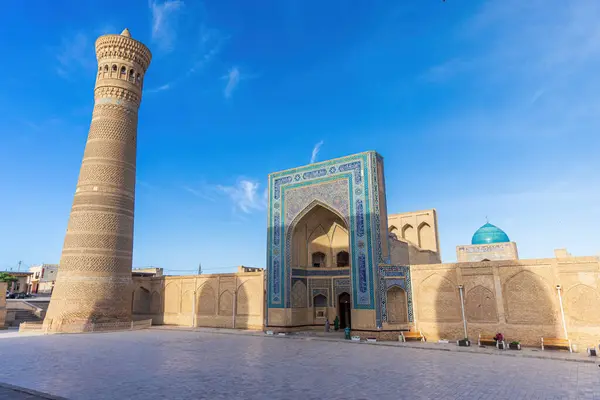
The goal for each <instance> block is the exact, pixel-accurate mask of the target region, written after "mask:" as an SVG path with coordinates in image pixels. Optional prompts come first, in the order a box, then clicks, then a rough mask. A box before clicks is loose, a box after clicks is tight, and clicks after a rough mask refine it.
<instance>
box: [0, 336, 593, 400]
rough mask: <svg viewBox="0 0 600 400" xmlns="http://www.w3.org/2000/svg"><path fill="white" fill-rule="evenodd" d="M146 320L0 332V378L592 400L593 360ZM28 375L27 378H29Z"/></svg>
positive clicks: (273, 391)
mask: <svg viewBox="0 0 600 400" xmlns="http://www.w3.org/2000/svg"><path fill="white" fill-rule="evenodd" d="M277 338H280V340H276V339H274V338H272V337H267V336H266V335H264V334H263V335H262V336H254V335H248V334H216V333H211V332H201V331H183V330H179V331H177V330H166V329H147V330H141V331H133V332H131V331H127V332H113V333H102V334H94V333H88V334H71V335H45V336H39V337H33V338H13V339H10V340H2V341H0V354H1V355H2V357H3V358H4V359H5V360H11V363H10V368H0V382H7V383H10V384H13V385H19V386H27V387H31V388H32V389H34V390H38V391H41V392H46V393H53V394H55V395H60V396H63V397H65V398H68V399H71V400H78V399H82V400H87V399H99V400H103V399H111V400H112V399H133V400H135V399H140V400H148V399H169V400H177V399H211V400H214V399H234V398H240V399H244V400H246V399H248V400H253V399H256V400H259V399H260V400H263V399H273V400H275V399H282V398H285V399H286V400H288V399H292V400H294V399H302V400H310V399H319V400H322V399H344V400H346V399H350V400H352V399H377V400H387V399H390V400H397V399H401V398H410V399H411V400H412V399H583V400H600V391H599V390H598V388H599V387H600V368H598V367H597V366H596V365H594V364H589V363H575V362H562V361H557V360H546V359H544V360H541V359H535V358H526V357H519V358H517V357H482V356H481V355H480V354H476V353H467V352H452V351H426V350H423V349H415V348H410V347H402V348H400V347H397V348H395V349H394V347H391V346H382V345H377V344H376V345H364V344H357V343H354V344H353V345H349V344H347V343H348V342H347V341H346V342H344V341H340V340H337V339H333V340H330V339H328V338H324V339H321V338H318V337H316V338H309V339H305V340H293V339H291V340H290V339H289V338H287V337H277ZM32 377H35V379H32Z"/></svg>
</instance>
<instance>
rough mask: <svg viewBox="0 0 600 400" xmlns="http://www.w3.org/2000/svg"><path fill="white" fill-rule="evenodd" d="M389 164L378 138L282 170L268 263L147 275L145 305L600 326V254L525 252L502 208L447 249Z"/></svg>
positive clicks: (365, 321)
mask: <svg viewBox="0 0 600 400" xmlns="http://www.w3.org/2000/svg"><path fill="white" fill-rule="evenodd" d="M384 176H385V174H384V163H383V158H382V157H381V156H380V155H379V154H377V153H376V152H373V151H369V152H364V153H359V154H355V155H351V156H347V157H342V158H338V159H334V160H329V161H324V162H320V163H314V164H310V165H307V166H303V167H298V168H293V169H289V170H284V171H280V172H275V173H272V174H270V175H269V192H268V193H269V202H268V210H267V219H268V225H267V255H266V270H265V271H254V270H253V271H249V270H247V269H243V268H242V269H240V271H238V272H237V273H235V274H214V275H196V276H184V277H181V276H178V277H168V276H167V277H144V278H134V289H135V292H134V295H133V311H134V316H136V317H150V318H152V319H153V321H154V323H156V324H178V325H192V326H209V327H226V328H232V327H235V328H251V329H264V330H270V331H274V332H290V331H302V330H312V329H319V330H321V329H323V326H324V324H325V322H326V321H327V320H329V321H330V322H332V321H333V320H334V319H336V317H337V318H338V319H339V322H340V326H341V327H342V328H343V327H346V326H349V327H350V328H351V331H352V334H353V335H356V336H361V337H363V338H377V339H379V340H398V335H399V333H400V332H405V331H418V332H421V333H422V334H423V335H424V336H425V337H426V338H427V340H438V339H448V340H456V339H461V338H464V337H470V338H471V339H476V338H477V336H478V335H479V334H485V335H494V334H496V333H498V332H500V333H503V335H505V337H506V338H508V339H509V340H511V341H512V340H515V341H519V342H520V343H522V344H523V345H539V343H540V338H541V337H552V338H565V337H568V338H569V339H572V340H573V342H574V343H581V344H582V345H585V344H591V343H594V342H598V341H599V340H600V316H599V315H598V313H595V312H592V310H598V309H600V290H599V288H600V260H599V259H598V257H573V256H571V255H570V254H569V253H567V252H566V250H564V249H563V250H557V251H555V257H554V258H540V259H526V260H523V259H520V258H519V256H518V252H517V244H516V243H515V242H512V241H511V240H510V239H509V236H508V235H507V234H506V233H505V232H504V231H503V230H502V229H500V228H499V227H497V226H494V225H492V224H490V223H489V222H488V223H486V224H484V225H483V226H481V227H480V228H479V229H478V230H477V231H476V232H475V233H474V235H473V237H472V239H471V243H470V244H465V245H459V246H457V248H456V254H457V262H455V263H442V261H441V255H440V238H439V233H438V220H437V212H436V210H434V209H430V210H421V211H416V212H409V213H400V214H389V213H388V210H387V204H386V190H385V179H384Z"/></svg>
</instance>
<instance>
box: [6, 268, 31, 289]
mask: <svg viewBox="0 0 600 400" xmlns="http://www.w3.org/2000/svg"><path fill="white" fill-rule="evenodd" d="M0 272H4V273H6V274H9V275H12V276H14V277H15V278H17V280H16V281H13V282H9V283H8V288H7V289H6V290H7V291H8V292H10V293H26V292H27V282H28V280H29V275H31V272H14V271H0Z"/></svg>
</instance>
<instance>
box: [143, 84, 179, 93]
mask: <svg viewBox="0 0 600 400" xmlns="http://www.w3.org/2000/svg"><path fill="white" fill-rule="evenodd" d="M172 86H173V84H172V83H167V84H164V85H162V86H159V87H157V88H153V89H147V90H146V93H158V92H162V91H165V90H169V89H171V87H172Z"/></svg>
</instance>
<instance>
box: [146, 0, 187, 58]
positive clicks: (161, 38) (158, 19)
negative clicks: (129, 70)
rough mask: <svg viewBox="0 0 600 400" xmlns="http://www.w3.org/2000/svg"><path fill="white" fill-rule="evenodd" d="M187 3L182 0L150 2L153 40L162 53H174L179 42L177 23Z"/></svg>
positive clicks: (151, 0)
mask: <svg viewBox="0 0 600 400" xmlns="http://www.w3.org/2000/svg"><path fill="white" fill-rule="evenodd" d="M184 6H185V3H184V2H183V1H181V0H166V1H162V2H160V1H154V0H150V2H149V7H150V12H151V14H152V40H153V41H154V42H155V43H156V44H157V45H158V46H159V48H160V49H161V50H162V51H165V52H168V51H172V50H173V49H174V47H175V42H176V40H177V23H178V19H179V16H180V14H181V12H182V11H183V8H184Z"/></svg>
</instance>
